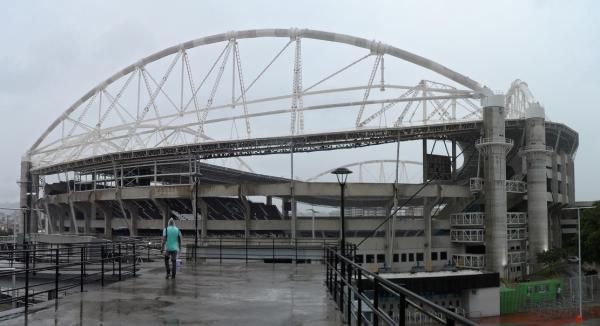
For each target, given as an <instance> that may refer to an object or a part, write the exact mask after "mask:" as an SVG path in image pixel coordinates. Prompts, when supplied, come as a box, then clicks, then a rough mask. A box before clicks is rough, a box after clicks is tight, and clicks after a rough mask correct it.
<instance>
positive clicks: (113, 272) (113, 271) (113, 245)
mask: <svg viewBox="0 0 600 326" xmlns="http://www.w3.org/2000/svg"><path fill="white" fill-rule="evenodd" d="M110 256H111V258H112V259H111V261H112V270H111V272H112V275H113V276H115V243H114V242H113V243H112V251H111V252H110Z"/></svg>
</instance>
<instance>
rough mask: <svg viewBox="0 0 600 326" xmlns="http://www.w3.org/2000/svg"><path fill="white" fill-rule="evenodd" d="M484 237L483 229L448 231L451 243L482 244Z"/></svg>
mask: <svg viewBox="0 0 600 326" xmlns="http://www.w3.org/2000/svg"><path fill="white" fill-rule="evenodd" d="M484 236H485V232H484V230H483V229H450V241H452V242H483V241H484Z"/></svg>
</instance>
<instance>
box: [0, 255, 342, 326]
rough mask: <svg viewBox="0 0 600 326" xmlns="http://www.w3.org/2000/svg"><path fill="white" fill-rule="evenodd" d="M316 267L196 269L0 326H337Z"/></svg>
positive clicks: (148, 277) (117, 287)
mask: <svg viewBox="0 0 600 326" xmlns="http://www.w3.org/2000/svg"><path fill="white" fill-rule="evenodd" d="M324 278H325V269H324V266H323V265H320V264H319V265H310V264H307V265H304V264H300V265H297V266H296V265H293V264H264V263H249V264H248V265H246V264H245V263H232V262H229V263H223V265H219V264H218V262H217V263H202V264H200V263H199V264H198V265H197V266H193V265H190V266H184V267H183V268H182V270H181V271H179V272H178V274H177V278H176V279H175V280H171V279H169V280H166V279H165V271H164V267H163V266H162V265H161V264H159V263H153V265H152V266H148V265H147V266H146V268H144V269H143V270H142V271H141V276H140V277H138V278H136V279H130V280H126V281H123V282H118V283H114V284H111V285H110V286H107V287H105V288H103V289H102V288H101V289H93V290H89V291H88V292H84V293H81V294H79V293H78V294H73V295H70V296H67V297H65V298H63V299H60V300H59V302H58V305H54V304H53V303H52V304H46V305H45V306H34V307H32V308H31V309H30V313H29V315H28V316H27V317H25V316H24V315H20V316H17V317H14V318H12V319H8V320H3V321H0V323H2V325H145V326H148V325H317V326H319V325H340V324H341V322H340V316H339V313H338V312H337V311H336V309H335V305H334V303H333V302H332V301H331V300H329V299H328V297H327V292H326V288H325V286H324V284H323V281H324Z"/></svg>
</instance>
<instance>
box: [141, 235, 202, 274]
mask: <svg viewBox="0 0 600 326" xmlns="http://www.w3.org/2000/svg"><path fill="white" fill-rule="evenodd" d="M194 250H195V249H194ZM136 260H137V257H136V255H135V242H134V243H133V277H135V265H136V264H135V263H136Z"/></svg>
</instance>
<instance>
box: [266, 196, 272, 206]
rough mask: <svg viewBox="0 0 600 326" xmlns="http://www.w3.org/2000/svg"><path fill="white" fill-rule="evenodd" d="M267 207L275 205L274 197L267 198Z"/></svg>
mask: <svg viewBox="0 0 600 326" xmlns="http://www.w3.org/2000/svg"><path fill="white" fill-rule="evenodd" d="M267 205H273V196H267Z"/></svg>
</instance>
